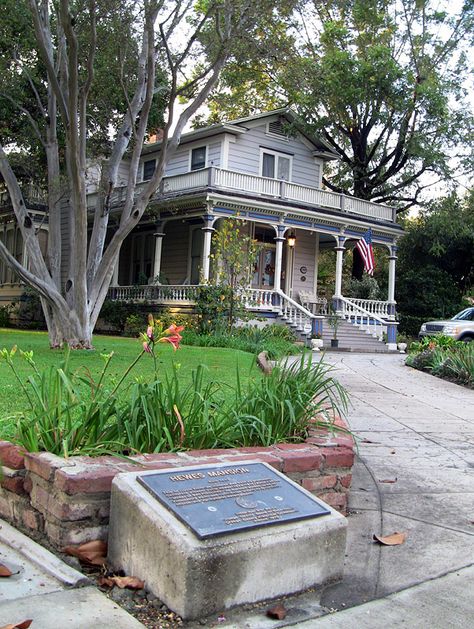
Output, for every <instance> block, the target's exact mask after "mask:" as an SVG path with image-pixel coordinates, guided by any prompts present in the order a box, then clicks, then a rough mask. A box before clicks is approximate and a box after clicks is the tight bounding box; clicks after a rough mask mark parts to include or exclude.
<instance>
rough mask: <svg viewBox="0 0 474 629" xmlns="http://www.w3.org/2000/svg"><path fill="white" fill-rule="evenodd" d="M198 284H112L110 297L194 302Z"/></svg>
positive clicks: (133, 299) (165, 301)
mask: <svg viewBox="0 0 474 629" xmlns="http://www.w3.org/2000/svg"><path fill="white" fill-rule="evenodd" d="M198 289H199V286H198V285H177V284H176V285H159V286H156V285H149V286H146V285H145V286H111V287H110V288H109V292H108V297H109V299H113V300H114V301H156V302H159V303H160V304H167V303H179V304H193V303H194V302H195V301H196V297H197V292H198Z"/></svg>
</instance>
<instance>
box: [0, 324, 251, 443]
mask: <svg viewBox="0 0 474 629" xmlns="http://www.w3.org/2000/svg"><path fill="white" fill-rule="evenodd" d="M14 345H17V346H18V348H19V349H21V350H23V351H33V355H34V360H35V362H36V364H37V366H38V368H39V369H40V370H43V369H46V368H48V367H50V366H53V367H56V366H58V364H59V363H60V361H61V360H62V359H63V357H64V351H62V350H51V349H49V345H48V337H47V334H46V333H45V332H32V331H19V330H10V329H0V348H2V347H6V348H8V349H10V348H11V347H13V346H14ZM94 347H95V350H94V351H86V350H77V351H74V352H72V353H71V367H72V369H73V370H75V369H79V368H81V367H82V368H84V367H85V368H86V369H87V370H88V371H89V372H90V373H91V374H92V375H93V376H97V375H98V374H99V373H100V371H101V370H102V367H103V360H102V358H101V356H100V354H103V353H110V352H114V356H113V359H112V361H111V365H110V369H109V372H108V373H110V375H111V376H116V377H118V376H120V375H121V374H122V373H123V372H124V371H125V369H126V368H127V367H128V366H129V365H130V363H131V362H132V361H133V360H134V359H135V358H136V356H137V354H138V353H139V352H140V350H141V344H140V342H139V341H138V340H136V339H129V338H122V337H112V336H99V335H97V336H95V337H94ZM157 351H158V355H159V367H160V369H163V370H164V371H165V372H166V373H171V372H172V369H173V364H176V363H179V365H180V379H181V380H182V381H183V384H185V383H187V382H189V383H191V379H192V371H193V370H195V369H196V368H197V367H198V365H200V364H204V365H206V367H207V369H205V371H204V374H203V378H204V380H205V381H206V380H207V381H210V380H212V379H213V378H218V379H219V381H220V382H222V383H223V384H229V385H235V378H236V369H237V366H238V367H239V372H240V378H241V379H242V378H243V379H244V381H245V382H248V381H249V380H254V379H259V378H260V372H259V371H258V368H257V367H256V366H255V358H254V356H252V355H251V354H248V353H247V352H243V351H238V350H235V349H223V348H217V347H205V348H203V347H188V346H182V347H181V348H180V349H179V350H178V351H177V352H174V350H173V349H172V347H171V346H169V345H168V344H167V343H164V344H160V345H159V346H158V348H157ZM15 364H16V366H17V369H18V373H19V375H20V377H21V379H22V380H23V381H26V378H27V377H28V375H30V373H31V369H30V367H29V366H28V365H27V363H26V362H25V361H24V360H22V359H21V358H20V357H15ZM152 374H153V361H152V360H151V358H150V357H149V356H148V355H145V356H143V358H142V359H141V360H140V361H139V362H138V364H137V365H136V366H135V367H134V369H133V370H132V371H131V373H130V376H129V378H128V380H129V382H133V381H134V380H136V378H140V377H143V378H148V379H150V378H152V377H153V376H152ZM84 375H86V373H84ZM230 395H231V393H230ZM26 407H27V400H26V397H25V394H24V393H23V391H22V390H21V387H20V386H19V385H18V383H17V381H16V380H15V378H14V375H13V373H12V372H11V370H10V368H9V367H8V365H7V364H6V363H5V362H4V361H0V438H3V439H7V438H9V437H11V436H12V431H13V423H14V422H13V416H14V415H15V414H16V413H18V412H19V411H21V410H24V409H25V408H26Z"/></svg>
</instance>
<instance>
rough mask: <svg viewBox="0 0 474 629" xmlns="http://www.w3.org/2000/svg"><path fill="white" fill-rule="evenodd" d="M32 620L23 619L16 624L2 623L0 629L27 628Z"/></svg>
mask: <svg viewBox="0 0 474 629" xmlns="http://www.w3.org/2000/svg"><path fill="white" fill-rule="evenodd" d="M32 622H33V620H31V619H29V620H23V621H22V622H17V623H16V625H14V624H13V625H4V626H3V627H0V629H28V627H29V626H30V625H31V623H32Z"/></svg>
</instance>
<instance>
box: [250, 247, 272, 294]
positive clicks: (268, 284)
mask: <svg viewBox="0 0 474 629" xmlns="http://www.w3.org/2000/svg"><path fill="white" fill-rule="evenodd" d="M274 285H275V247H272V246H271V245H264V246H263V248H262V250H261V251H260V252H259V253H258V254H257V259H256V260H255V266H254V273H253V278H252V287H253V288H273V287H274Z"/></svg>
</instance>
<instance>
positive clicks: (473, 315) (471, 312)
mask: <svg viewBox="0 0 474 629" xmlns="http://www.w3.org/2000/svg"><path fill="white" fill-rule="evenodd" d="M453 319H456V320H459V319H461V320H463V321H474V308H466V309H465V310H462V311H461V312H458V314H457V315H454V317H453Z"/></svg>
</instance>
